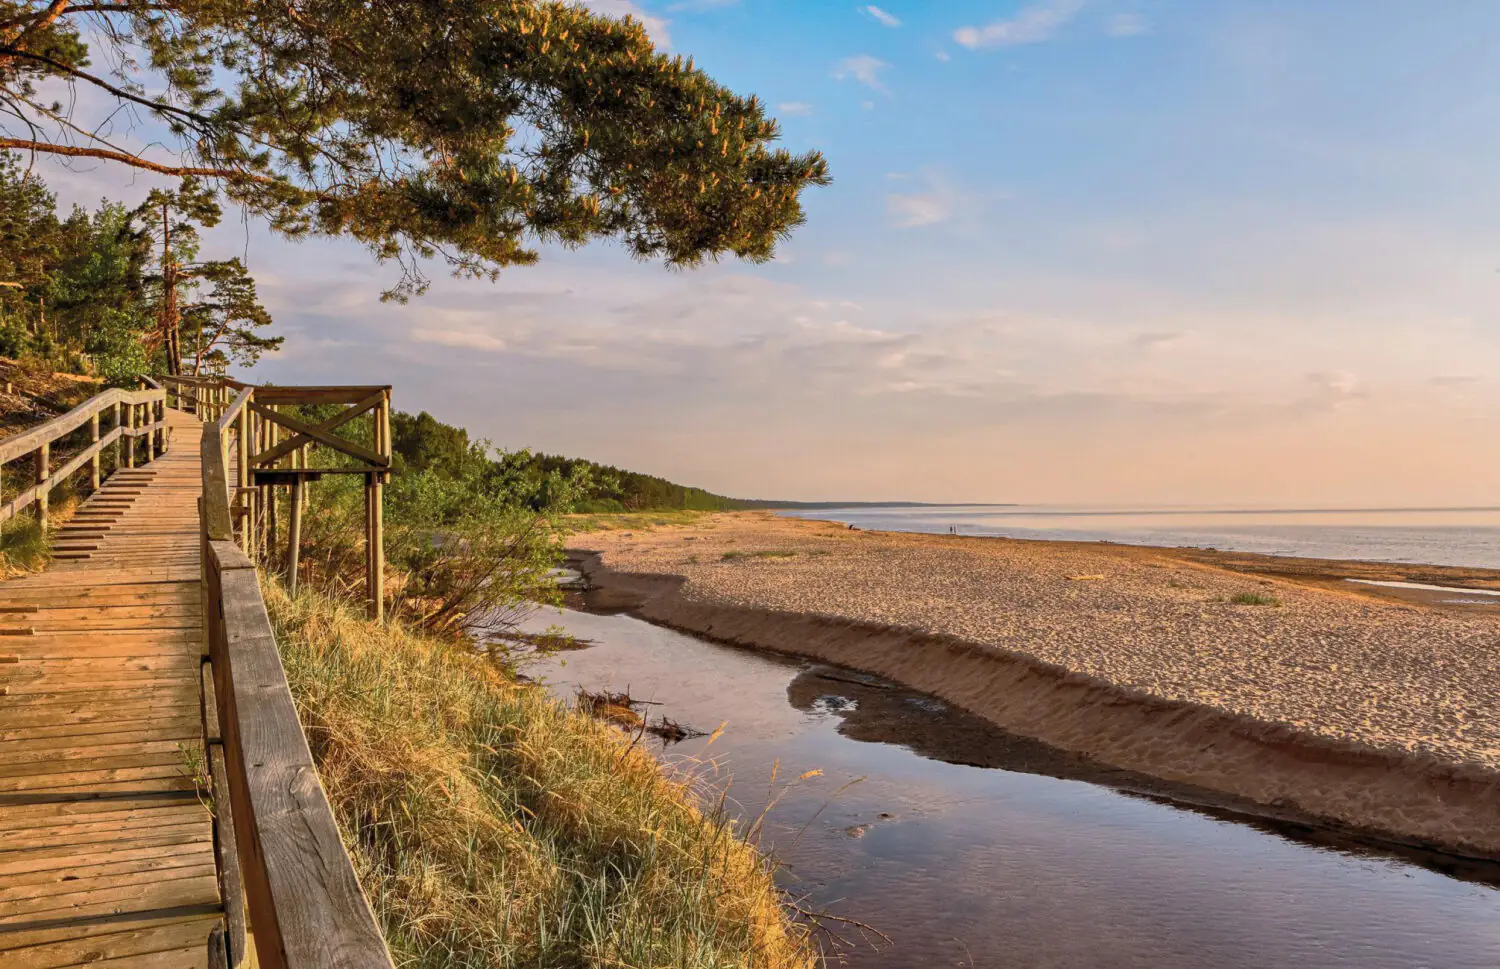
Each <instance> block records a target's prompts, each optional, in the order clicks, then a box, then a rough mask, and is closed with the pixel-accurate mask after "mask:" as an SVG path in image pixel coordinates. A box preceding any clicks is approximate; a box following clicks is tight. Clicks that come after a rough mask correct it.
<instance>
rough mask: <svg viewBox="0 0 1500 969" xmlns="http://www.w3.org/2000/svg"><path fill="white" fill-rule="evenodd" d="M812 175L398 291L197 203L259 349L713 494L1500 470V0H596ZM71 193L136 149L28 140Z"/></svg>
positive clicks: (1123, 495) (1193, 494)
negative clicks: (777, 216)
mask: <svg viewBox="0 0 1500 969" xmlns="http://www.w3.org/2000/svg"><path fill="white" fill-rule="evenodd" d="M589 5H590V6H592V7H594V8H595V9H596V10H598V11H600V12H602V13H607V14H611V15H623V14H626V13H629V14H633V15H635V16H637V17H639V18H641V19H643V20H644V21H645V23H646V25H647V27H648V30H649V31H650V32H651V34H652V36H653V38H654V40H655V41H656V42H657V44H658V46H662V47H665V48H667V49H669V50H671V51H674V52H680V53H684V54H691V55H693V56H694V58H695V63H696V64H697V66H699V67H701V68H703V69H705V70H706V71H707V72H708V73H709V74H710V75H712V76H713V77H714V78H716V79H717V80H719V81H721V82H723V83H725V84H727V85H728V86H730V87H731V88H733V89H735V90H736V91H738V92H741V93H755V94H757V95H759V96H760V97H761V98H762V99H763V100H764V101H766V102H767V103H768V104H769V105H770V106H771V109H772V113H773V114H774V115H776V116H777V117H778V118H779V119H780V121H781V123H782V127H783V138H784V143H785V144H786V145H787V146H788V147H790V148H792V149H795V150H805V149H808V148H817V149H819V150H821V151H823V152H824V153H825V154H826V155H827V157H828V160H829V164H830V167H831V171H832V175H833V178H834V182H833V184H832V185H831V186H829V187H827V188H821V189H811V190H809V191H808V193H807V194H806V195H805V202H806V208H807V214H808V224H807V225H806V226H804V227H802V228H801V229H799V230H798V231H797V233H796V235H795V236H794V238H793V239H792V240H791V241H790V242H789V243H787V244H786V245H785V246H784V247H783V248H782V250H781V251H780V253H779V254H778V257H777V258H776V259H775V260H774V261H773V262H771V263H769V264H765V265H749V264H744V263H736V262H724V263H720V264H718V265H715V266H710V267H706V268H703V269H699V270H693V271H685V272H684V271H672V270H667V269H665V268H663V267H662V266H661V265H659V264H649V263H637V262H633V261H631V260H630V259H629V258H628V257H626V256H625V255H624V254H623V253H622V252H621V251H619V249H617V248H616V247H614V246H612V245H609V244H604V245H596V246H593V247H590V248H587V249H584V250H579V251H574V252H566V251H561V250H554V249H547V250H544V252H543V259H542V261H541V263H540V264H539V265H537V266H533V267H519V268H514V269H510V270H507V271H505V272H504V273H503V275H502V277H501V279H500V281H499V282H498V283H490V282H485V281H474V280H463V281H460V280H453V279H448V278H446V277H443V276H442V275H441V272H442V270H441V267H437V266H435V267H433V272H434V285H433V287H432V289H431V291H430V292H429V293H428V294H427V295H426V296H424V297H421V298H419V299H415V300H413V301H412V302H411V303H409V304H407V305H404V306H402V305H394V304H389V303H381V302H380V300H379V295H380V293H381V291H382V290H384V289H385V288H386V287H388V286H390V285H391V284H392V283H393V282H394V281H395V275H396V274H395V270H394V268H393V267H389V266H380V265H378V264H376V263H375V262H374V261H373V260H372V259H371V258H370V256H369V255H368V254H367V253H366V252H365V251H364V250H363V249H362V248H361V247H359V246H358V245H357V244H355V243H353V242H350V241H348V240H314V241H308V242H302V243H295V244H294V243H291V242H288V241H286V240H283V239H280V238H277V237H274V236H272V235H270V234H269V233H268V232H267V231H266V230H265V229H264V228H263V227H260V226H257V225H255V224H253V223H246V222H243V221H241V220H236V219H234V218H232V217H231V218H229V219H227V220H226V225H224V226H222V227H221V228H220V229H218V230H216V231H215V233H214V234H213V235H212V237H211V248H210V250H208V251H206V254H209V255H213V256H216V257H217V256H220V255H223V256H228V255H241V256H243V257H244V258H246V260H247V262H248V263H249V266H250V268H251V270H252V272H253V273H254V274H255V276H256V278H257V280H258V281H259V284H260V288H261V293H262V297H263V299H264V301H265V303H266V305H267V307H268V308H269V309H270V310H271V311H272V313H273V314H274V316H275V318H276V321H277V325H278V327H279V328H280V330H281V332H283V333H285V334H286V336H287V344H286V348H285V349H284V350H283V351H282V352H280V353H278V354H276V355H275V356H273V357H268V358H267V359H266V360H265V361H263V362H262V363H261V364H260V365H259V366H258V367H256V368H255V370H254V371H253V372H251V373H250V374H249V377H250V379H253V380H267V381H276V382H281V383H294V382H300V383H391V384H393V385H394V387H395V389H394V400H395V405H396V407H397V408H399V409H402V410H408V411H413V412H415V411H418V410H427V411H429V412H431V413H432V414H434V415H435V416H437V417H438V418H440V419H442V420H445V421H448V422H450V423H456V424H461V425H463V426H465V427H467V428H469V430H470V431H471V432H472V433H473V434H474V436H476V437H482V438H487V439H489V440H490V441H492V442H493V443H494V444H495V445H496V446H498V447H503V448H520V447H529V448H533V449H537V450H542V451H546V452H548V453H562V454H567V455H572V456H579V457H587V458H591V459H594V460H598V461H603V462H606V463H611V464H615V465H619V466H622V467H627V468H630V469H632V470H638V471H643V472H648V473H652V474H658V475H661V476H664V477H667V478H670V479H672V480H675V481H679V482H682V483H685V484H692V485H697V486H700V487H705V488H708V489H710V490H713V491H716V492H719V493H723V494H730V495H735V496H742V497H765V498H785V499H792V498H795V499H805V500H838V499H849V500H884V499H905V500H924V501H939V502H941V501H995V502H1024V503H1046V504H1082V505H1119V504H1131V505H1142V504H1145V505H1182V504H1189V505H1204V506H1218V507H1223V506H1264V507H1277V506H1283V507H1307V506H1321V507H1329V506H1339V507H1367V506H1437V505H1494V504H1500V448H1497V446H1496V444H1495V442H1496V441H1500V372H1497V367H1496V362H1497V360H1500V58H1496V57H1494V56H1493V52H1494V49H1495V44H1496V40H1497V38H1500V4H1496V3H1493V2H1492V0H1444V2H1443V3H1442V4H1432V3H1424V2H1418V0H1320V2H1317V3H1309V2H1306V0H1214V2H1212V3H1204V2H1201V0H1197V2H1192V0H1041V2H1038V3H1031V4H1027V3H1016V2H1005V0H943V2H940V3H938V2H931V0H921V2H919V0H886V2H883V3H881V4H879V5H874V6H872V5H865V4H856V3H844V2H837V0H634V2H630V0H591V2H590V3H589ZM44 176H45V177H46V178H47V180H48V182H49V184H51V185H52V187H53V188H54V189H55V190H56V191H57V192H58V194H59V196H60V197H61V198H62V199H63V200H64V201H75V200H76V201H85V202H90V201H93V200H96V199H97V198H98V197H99V195H101V194H107V195H109V196H110V197H111V198H116V199H125V200H130V199H132V198H133V197H134V196H136V195H141V194H144V192H145V190H146V189H147V188H148V187H149V186H150V184H152V183H151V182H150V180H149V179H148V178H145V177H133V176H130V175H127V174H123V173H121V172H120V171H118V170H116V169H113V168H110V167H108V166H103V167H101V166H98V165H96V164H90V163H74V164H73V165H72V166H71V167H70V168H63V167H61V166H59V165H57V164H55V163H48V164H47V166H46V167H44Z"/></svg>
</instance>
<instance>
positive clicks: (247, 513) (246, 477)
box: [235, 396, 255, 555]
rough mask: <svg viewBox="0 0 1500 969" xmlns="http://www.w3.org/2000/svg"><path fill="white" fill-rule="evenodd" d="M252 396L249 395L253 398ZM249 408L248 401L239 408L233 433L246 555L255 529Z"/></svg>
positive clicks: (242, 534)
mask: <svg viewBox="0 0 1500 969" xmlns="http://www.w3.org/2000/svg"><path fill="white" fill-rule="evenodd" d="M253 399H254V397H253V396H252V397H251V400H253ZM251 415H252V412H251V410H250V406H249V401H246V402H245V407H244V408H243V409H241V411H240V416H239V433H238V434H236V435H235V459H236V461H237V462H238V464H239V467H238V468H236V469H235V485H236V487H235V499H236V502H237V504H238V505H239V506H241V510H242V511H244V514H243V515H241V516H240V548H241V550H243V551H244V553H245V554H246V555H249V554H250V549H251V542H250V540H251V537H252V536H253V535H254V532H255V529H254V524H255V495H254V494H253V493H252V492H251V491H250V418H251Z"/></svg>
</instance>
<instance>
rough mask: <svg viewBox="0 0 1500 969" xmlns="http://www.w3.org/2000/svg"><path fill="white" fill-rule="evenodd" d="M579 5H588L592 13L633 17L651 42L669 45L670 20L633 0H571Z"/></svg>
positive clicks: (670, 37)
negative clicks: (643, 7) (644, 29)
mask: <svg viewBox="0 0 1500 969" xmlns="http://www.w3.org/2000/svg"><path fill="white" fill-rule="evenodd" d="M573 2H574V3H576V4H578V5H579V6H581V7H588V8H589V9H590V10H592V11H593V12H594V13H597V14H601V15H602V16H605V17H614V18H615V19H617V20H618V19H621V18H623V17H634V18H635V19H636V20H638V21H640V22H641V25H642V26H643V27H645V28H646V33H647V34H649V35H650V37H651V42H652V43H654V44H655V45H656V46H658V47H671V46H672V35H671V34H670V33H668V32H667V25H668V24H670V23H671V21H669V20H666V19H664V18H662V17H657V16H655V15H653V14H649V13H647V12H646V11H645V10H643V9H642V8H641V5H640V4H638V3H635V2H634V0H573Z"/></svg>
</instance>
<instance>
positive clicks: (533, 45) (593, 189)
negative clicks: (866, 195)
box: [0, 0, 828, 296]
mask: <svg viewBox="0 0 1500 969" xmlns="http://www.w3.org/2000/svg"><path fill="white" fill-rule="evenodd" d="M59 8H60V9H59ZM90 21H92V22H93V23H92V26H93V28H94V29H92V30H89V31H88V34H87V36H88V40H87V42H86V41H85V39H84V38H85V29H86V28H87V27H89V26H90ZM90 44H92V45H96V46H97V47H99V48H101V49H100V50H98V51H90V50H89V45H90ZM91 60H92V61H93V62H95V63H98V64H103V65H122V66H120V67H119V68H117V69H114V70H111V69H110V68H108V67H106V68H101V69H99V70H90V69H89V65H90V61H91ZM125 65H128V67H127V66H125ZM111 74H113V77H111ZM47 80H55V81H58V82H61V83H66V84H69V85H72V86H75V87H83V88H86V89H89V93H90V95H91V96H92V97H93V99H94V100H96V101H102V102H103V103H104V107H103V108H102V111H103V112H104V113H109V112H110V111H112V110H113V111H118V110H119V109H120V108H121V107H123V106H125V105H127V104H129V105H132V106H133V110H138V111H143V112H144V113H146V114H147V115H150V116H154V118H155V119H156V120H157V121H158V122H160V123H161V124H162V125H164V126H165V127H166V128H167V130H168V132H169V133H170V135H171V138H172V140H174V141H175V145H174V146H173V147H175V148H177V149H180V151H181V153H182V155H183V156H184V157H185V158H187V159H188V160H189V162H190V164H188V165H187V166H184V167H175V166H166V168H167V170H168V173H169V174H178V175H198V176H202V177H204V178H205V179H207V180H209V181H210V182H211V183H212V184H214V185H215V186H217V187H218V188H221V189H222V190H223V191H224V192H225V193H226V194H227V196H228V197H229V198H231V199H232V200H234V201H235V202H237V203H239V204H242V205H244V206H246V207H247V208H248V209H249V210H251V211H252V212H255V213H258V214H260V215H262V216H264V217H266V218H267V219H269V221H270V223H271V225H272V226H273V227H274V228H276V229H277V230H279V231H281V232H283V233H286V234H288V235H291V236H300V235H305V234H308V233H321V234H328V235H334V234H347V235H352V236H354V237H355V238H357V239H359V240H361V241H362V242H364V243H366V244H367V245H368V246H369V247H370V249H371V250H372V251H373V252H374V253H375V254H376V256H377V257H379V258H381V259H394V260H397V261H399V262H400V264H401V267H402V269H403V278H402V282H401V284H400V285H399V286H398V287H397V289H396V291H395V293H396V295H398V296H404V295H407V294H410V293H413V292H417V291H420V290H421V289H422V288H423V286H424V285H425V279H424V277H423V276H422V273H421V272H420V270H419V269H418V267H417V263H418V262H419V261H420V260H423V259H428V258H433V257H438V258H442V259H444V260H446V261H447V262H448V264H449V265H450V266H451V267H452V268H453V270H454V271H455V272H456V273H459V274H469V275H492V274H493V273H495V272H496V271H497V270H498V269H499V268H501V267H504V266H509V265H516V264H525V263H530V262H533V261H535V259H536V245H537V244H538V243H540V242H559V243H562V244H564V245H581V244H583V243H585V242H587V241H589V240H591V239H600V238H612V239H616V240H618V241H620V242H621V243H622V244H623V245H624V246H625V247H626V248H627V249H628V250H629V251H630V252H632V253H634V254H635V255H636V256H637V257H639V258H643V259H645V258H660V259H663V260H665V261H666V262H667V263H669V264H671V265H677V266H682V265H692V264H695V263H698V262H701V261H703V260H706V259H716V258H719V257H721V256H724V255H734V256H737V257H741V258H745V259H750V260H764V259H768V258H770V257H771V255H772V253H773V251H774V248H775V245H776V243H777V242H778V241H779V240H780V239H782V238H783V237H784V236H786V235H787V233H789V232H790V231H791V230H792V229H794V228H795V227H796V226H797V225H799V224H800V223H801V222H802V221H803V212H802V206H801V201H800V195H801V192H802V190H803V189H804V188H806V187H807V186H809V185H822V184H826V183H827V181H828V174H827V167H826V164H825V162H824V160H823V158H822V156H821V155H819V154H818V153H816V152H809V153H805V154H792V153H790V152H788V151H786V150H784V149H778V148H774V147H773V143H774V142H775V141H776V140H777V139H778V138H779V134H780V132H779V128H778V125H777V123H776V121H775V120H774V119H772V118H770V117H768V116H767V115H766V113H765V109H764V106H763V105H762V104H761V103H760V102H759V101H758V100H757V99H756V98H754V97H748V98H746V97H741V96H739V95H737V94H735V93H734V92H732V91H730V90H729V89H727V88H725V87H723V86H722V85H720V84H718V83H716V82H714V81H713V80H712V79H711V78H709V77H708V76H707V75H706V74H705V73H703V72H702V71H700V70H697V69H696V68H695V67H694V66H693V64H692V61H691V60H686V61H684V59H683V58H681V57H669V56H667V55H665V54H661V53H658V52H657V51H656V50H655V49H654V48H653V47H652V44H651V41H650V39H649V38H648V37H647V35H646V32H645V30H644V28H643V27H642V25H641V24H640V23H639V22H637V21H634V20H628V19H627V20H623V21H622V20H615V19H612V18H609V17H605V16H601V15H599V14H596V13H592V12H590V11H589V10H587V9H586V8H584V7H582V6H579V5H575V4H571V3H560V2H543V0H494V2H491V3H487V4H470V5H450V4H419V3H394V4H354V3H349V2H347V0H302V2H299V3H297V4H276V3H269V4H268V3H258V2H254V0H165V2H162V0H124V2H123V3H119V4H111V5H109V6H108V7H107V8H105V10H104V11H103V12H101V7H100V6H98V5H89V6H83V5H77V6H76V7H75V8H72V9H70V8H69V7H68V5H66V4H62V5H57V4H53V3H51V2H50V0H0V103H3V104H4V105H5V107H7V108H8V109H9V113H10V114H11V115H13V116H17V117H18V118H19V119H20V121H21V123H20V124H18V125H12V126H11V127H9V128H5V127H0V133H9V134H12V135H15V137H9V138H0V148H4V147H10V148H17V149H24V150H35V151H43V152H47V151H54V152H58V151H67V152H69V153H72V154H78V153H83V154H90V153H92V154H94V155H95V156H96V157H107V158H110V159H111V160H112V161H116V162H119V163H122V164H126V165H138V166H140V165H143V164H145V163H144V162H143V160H142V159H141V158H140V157H139V156H135V155H132V154H130V153H129V152H124V153H116V154H108V153H107V152H106V150H105V149H104V147H103V145H102V144H101V143H98V142H86V143H85V144H84V145H83V146H75V147H73V148H69V147H67V145H66V142H67V141H68V139H69V138H70V137H72V136H73V135H74V131H75V129H81V130H87V129H90V128H92V127H93V126H94V125H95V124H96V123H97V120H96V119H92V118H72V119H70V118H69V117H68V114H67V113H66V111H65V110H64V109H61V108H60V106H59V110H53V109H51V108H49V107H48V106H46V105H45V104H43V103H41V102H40V101H39V97H40V96H39V93H38V84H39V83H41V82H43V81H47ZM144 91H159V92H163V93H161V94H153V95H147V94H144V93H142V92H144ZM5 125H7V122H6V121H5V120H3V119H0V126H5ZM156 167H157V170H161V168H162V167H163V166H160V165H157V166H156Z"/></svg>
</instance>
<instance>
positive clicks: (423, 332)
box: [411, 326, 507, 353]
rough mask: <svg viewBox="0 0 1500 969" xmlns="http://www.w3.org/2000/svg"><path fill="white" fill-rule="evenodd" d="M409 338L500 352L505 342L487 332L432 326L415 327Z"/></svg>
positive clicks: (419, 341)
mask: <svg viewBox="0 0 1500 969" xmlns="http://www.w3.org/2000/svg"><path fill="white" fill-rule="evenodd" d="M411 338H412V339H413V340H416V341H417V342H418V343H436V344H437V345H438V346H443V347H458V348H460V349H463V350H484V351H486V352H489V353H500V352H501V351H503V350H504V349H505V348H506V346H507V344H506V342H505V341H504V340H502V339H500V338H499V337H497V336H493V335H491V334H489V333H476V332H473V331H469V330H440V329H436V328H434V327H426V326H424V327H417V328H416V329H414V330H412V331H411Z"/></svg>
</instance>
